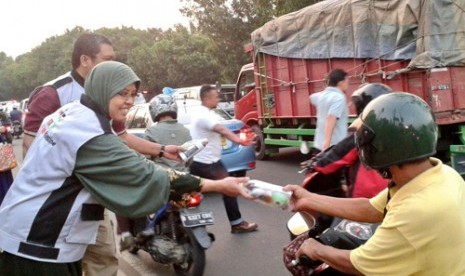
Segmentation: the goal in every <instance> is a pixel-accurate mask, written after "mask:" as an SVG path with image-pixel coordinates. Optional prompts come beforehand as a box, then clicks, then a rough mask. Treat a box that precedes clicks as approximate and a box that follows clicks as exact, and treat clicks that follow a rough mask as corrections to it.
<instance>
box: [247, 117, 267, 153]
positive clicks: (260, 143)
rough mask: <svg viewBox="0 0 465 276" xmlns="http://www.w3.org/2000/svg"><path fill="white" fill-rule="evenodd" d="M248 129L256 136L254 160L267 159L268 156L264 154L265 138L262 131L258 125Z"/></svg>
mask: <svg viewBox="0 0 465 276" xmlns="http://www.w3.org/2000/svg"><path fill="white" fill-rule="evenodd" d="M250 129H251V130H252V131H253V132H254V133H255V134H256V135H257V139H256V140H255V158H256V159H258V160H266V159H268V158H269V157H270V156H269V155H268V154H266V148H265V138H264V135H263V131H262V129H261V128H260V127H259V126H258V125H253V126H252V127H251V128H250Z"/></svg>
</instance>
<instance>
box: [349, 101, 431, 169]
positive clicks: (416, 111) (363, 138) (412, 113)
mask: <svg viewBox="0 0 465 276" xmlns="http://www.w3.org/2000/svg"><path fill="white" fill-rule="evenodd" d="M361 119H362V121H363V124H362V126H361V127H360V128H359V129H358V130H357V132H356V133H355V141H356V144H357V148H358V154H359V157H360V160H361V161H362V162H363V163H364V164H365V165H367V166H368V167H370V168H373V169H383V168H387V167H389V166H392V165H397V164H401V163H405V162H409V161H415V160H419V159H422V158H425V157H429V156H432V155H434V154H435V153H436V142H437V139H438V128H437V125H436V123H435V120H434V114H433V112H432V110H431V108H430V107H429V106H428V104H427V103H426V102H424V101H423V100H422V99H421V98H419V97H417V96H415V95H413V94H409V93H404V92H396V93H390V94H386V95H383V96H380V97H378V98H376V99H374V100H373V101H371V102H370V103H369V104H368V105H367V106H366V107H365V109H364V110H363V113H362V115H361Z"/></svg>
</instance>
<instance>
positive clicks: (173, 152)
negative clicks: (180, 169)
mask: <svg viewBox="0 0 465 276" xmlns="http://www.w3.org/2000/svg"><path fill="white" fill-rule="evenodd" d="M183 151H185V149H184V148H183V147H181V146H175V145H167V146H165V153H164V154H163V158H166V159H169V160H174V161H177V162H181V157H179V153H180V152H183Z"/></svg>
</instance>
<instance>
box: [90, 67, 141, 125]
mask: <svg viewBox="0 0 465 276" xmlns="http://www.w3.org/2000/svg"><path fill="white" fill-rule="evenodd" d="M133 83H136V88H137V89H139V84H140V79H139V77H138V76H137V75H136V73H134V71H132V69H131V68H130V67H129V66H127V65H126V64H124V63H121V62H117V61H105V62H102V63H99V64H97V65H96V66H95V67H94V69H92V71H91V72H90V74H89V76H87V79H86V82H85V84H84V89H85V93H86V95H88V96H89V97H90V98H91V99H92V101H94V102H95V103H96V104H98V105H99V106H100V108H101V109H102V110H103V111H104V112H105V114H106V115H107V116H108V115H109V111H108V106H109V104H110V100H111V98H113V97H114V96H115V95H116V94H117V93H118V92H121V91H122V90H123V89H124V88H126V87H128V86H129V85H131V84H133Z"/></svg>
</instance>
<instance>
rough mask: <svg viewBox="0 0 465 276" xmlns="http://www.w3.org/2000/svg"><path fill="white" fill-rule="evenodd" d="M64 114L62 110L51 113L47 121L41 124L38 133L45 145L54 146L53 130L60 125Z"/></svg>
mask: <svg viewBox="0 0 465 276" xmlns="http://www.w3.org/2000/svg"><path fill="white" fill-rule="evenodd" d="M65 117H66V114H65V112H64V110H63V109H59V110H58V111H57V112H55V113H53V114H52V115H51V116H50V118H48V120H47V121H46V122H45V121H44V122H43V123H42V126H41V127H40V130H39V132H40V133H41V134H42V135H43V136H44V139H45V141H46V142H47V143H49V144H50V145H52V146H55V145H56V141H55V139H54V137H53V136H54V135H53V134H54V133H53V131H52V130H53V129H54V128H56V127H57V126H59V125H61V123H62V122H63V120H64V118H65Z"/></svg>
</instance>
